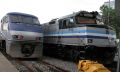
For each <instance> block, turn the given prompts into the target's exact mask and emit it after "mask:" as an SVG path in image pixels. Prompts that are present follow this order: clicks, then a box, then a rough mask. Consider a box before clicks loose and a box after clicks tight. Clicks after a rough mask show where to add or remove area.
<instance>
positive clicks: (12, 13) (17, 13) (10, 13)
mask: <svg viewBox="0 0 120 72" xmlns="http://www.w3.org/2000/svg"><path fill="white" fill-rule="evenodd" d="M7 15H23V16H31V17H35V18H37V17H36V16H34V15H31V14H26V13H20V12H9V13H7Z"/></svg>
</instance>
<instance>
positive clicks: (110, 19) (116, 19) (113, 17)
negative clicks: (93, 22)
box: [100, 5, 120, 37]
mask: <svg viewBox="0 0 120 72" xmlns="http://www.w3.org/2000/svg"><path fill="white" fill-rule="evenodd" d="M100 10H101V13H102V17H103V22H104V24H106V25H110V26H112V27H113V28H115V30H116V34H117V37H119V36H120V16H118V15H117V13H116V12H115V9H112V8H111V7H110V8H109V7H108V6H106V5H103V6H101V7H100Z"/></svg>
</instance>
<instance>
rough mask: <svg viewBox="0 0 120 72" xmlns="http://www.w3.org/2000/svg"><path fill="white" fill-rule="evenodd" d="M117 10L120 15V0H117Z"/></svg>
mask: <svg viewBox="0 0 120 72" xmlns="http://www.w3.org/2000/svg"><path fill="white" fill-rule="evenodd" d="M115 10H116V12H117V14H118V15H119V16H120V0H115Z"/></svg>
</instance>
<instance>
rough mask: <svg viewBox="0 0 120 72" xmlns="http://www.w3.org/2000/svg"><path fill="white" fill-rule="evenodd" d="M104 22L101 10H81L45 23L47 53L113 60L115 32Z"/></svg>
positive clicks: (63, 56) (74, 57) (76, 57)
mask: <svg viewBox="0 0 120 72" xmlns="http://www.w3.org/2000/svg"><path fill="white" fill-rule="evenodd" d="M101 23H102V22H101V21H100V17H99V14H98V12H87V11H79V12H76V13H73V14H71V15H67V16H64V17H61V18H57V19H53V20H51V21H50V22H48V23H45V24H43V29H44V54H46V55H51V56H55V57H60V58H67V59H70V60H79V59H93V60H99V61H100V62H101V61H103V62H108V63H110V62H112V61H113V59H114V55H115V51H116V42H115V41H116V33H115V30H114V29H113V28H112V27H110V26H106V25H103V24H101Z"/></svg>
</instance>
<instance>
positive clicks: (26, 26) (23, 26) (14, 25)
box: [9, 23, 42, 33]
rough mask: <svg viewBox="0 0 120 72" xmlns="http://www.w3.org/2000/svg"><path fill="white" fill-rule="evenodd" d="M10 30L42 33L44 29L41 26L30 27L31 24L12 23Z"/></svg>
mask: <svg viewBox="0 0 120 72" xmlns="http://www.w3.org/2000/svg"><path fill="white" fill-rule="evenodd" d="M9 30H15V31H29V32H38V33H42V27H41V26H40V25H30V24H23V23H10V24H9Z"/></svg>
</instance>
